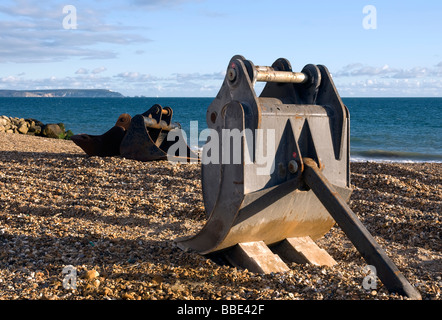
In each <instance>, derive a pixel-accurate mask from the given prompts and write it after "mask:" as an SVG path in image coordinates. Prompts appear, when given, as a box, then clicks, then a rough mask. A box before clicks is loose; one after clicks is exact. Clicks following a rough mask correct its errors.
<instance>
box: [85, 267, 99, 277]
mask: <svg viewBox="0 0 442 320" xmlns="http://www.w3.org/2000/svg"><path fill="white" fill-rule="evenodd" d="M99 275H100V274H99V273H98V271H96V270H93V269H92V270H88V271H87V272H86V274H85V275H84V278H85V279H86V280H93V279H95V278H96V277H98V276H99Z"/></svg>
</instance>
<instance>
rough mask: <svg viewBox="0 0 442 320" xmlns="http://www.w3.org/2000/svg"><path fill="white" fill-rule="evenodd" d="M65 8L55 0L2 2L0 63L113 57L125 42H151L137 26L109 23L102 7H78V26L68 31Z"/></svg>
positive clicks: (0, 10)
mask: <svg viewBox="0 0 442 320" xmlns="http://www.w3.org/2000/svg"><path fill="white" fill-rule="evenodd" d="M62 9H63V4H60V3H59V2H57V1H54V0H52V1H44V2H39V3H37V2H35V1H26V0H17V1H15V2H13V3H12V4H11V3H10V4H9V5H3V4H2V5H0V14H1V15H2V20H1V21H0V39H1V40H2V41H1V48H0V63H6V62H19V63H20V62H52V61H62V60H67V59H69V58H72V57H78V58H81V59H111V58H115V57H117V53H116V50H115V49H116V48H118V47H119V46H121V45H127V44H132V43H142V42H148V41H150V40H149V39H148V38H146V37H145V36H143V35H140V34H136V33H134V32H133V31H134V29H135V28H131V27H127V26H121V25H112V24H109V23H108V22H106V13H105V12H103V11H102V10H101V8H100V11H99V12H98V11H95V10H94V9H92V8H90V7H88V8H87V9H84V10H77V17H78V21H77V24H78V28H77V29H73V30H66V29H64V28H63V19H64V18H65V14H64V13H63V11H62ZM96 10H98V9H96ZM97 44H106V49H96V48H95V45H97ZM109 45H110V46H109Z"/></svg>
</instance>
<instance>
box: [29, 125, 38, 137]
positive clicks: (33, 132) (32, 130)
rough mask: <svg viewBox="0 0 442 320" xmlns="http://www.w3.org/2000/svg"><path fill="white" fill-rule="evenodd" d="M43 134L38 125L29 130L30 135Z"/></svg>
mask: <svg viewBox="0 0 442 320" xmlns="http://www.w3.org/2000/svg"><path fill="white" fill-rule="evenodd" d="M40 133H41V127H40V126H37V125H31V126H30V127H29V130H28V134H32V135H39V134H40Z"/></svg>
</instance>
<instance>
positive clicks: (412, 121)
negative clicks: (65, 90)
mask: <svg viewBox="0 0 442 320" xmlns="http://www.w3.org/2000/svg"><path fill="white" fill-rule="evenodd" d="M213 99H214V98H210V97H209V98H164V97H163V98H147V97H124V98H0V115H6V116H12V117H19V118H33V119H37V120H39V121H41V122H43V123H60V122H62V123H64V124H65V127H66V129H67V130H71V131H72V132H73V133H74V134H79V133H87V134H91V135H100V134H103V133H105V132H106V131H107V130H109V129H110V128H112V127H113V126H114V124H115V122H116V121H117V119H118V116H119V115H120V114H122V113H128V114H130V115H131V116H135V115H137V114H142V113H144V112H145V111H147V110H148V109H149V108H150V107H152V106H153V105H154V104H160V105H161V106H163V107H166V106H170V107H171V108H172V109H173V119H172V120H173V122H178V123H180V125H181V127H182V129H183V130H184V131H185V132H186V133H187V136H188V137H189V136H190V128H191V124H192V123H193V124H192V125H193V128H194V127H195V124H196V123H197V128H198V130H199V132H200V131H201V130H203V129H205V128H207V124H206V110H207V107H208V106H209V105H210V103H211V102H212V101H213ZM342 100H343V102H344V104H345V105H346V106H347V107H348V109H349V111H350V126H351V130H350V158H351V161H375V162H388V161H390V162H439V163H440V162H442V98H343V99H342ZM195 121H198V122H195ZM203 144H204V141H200V142H199V145H198V146H191V147H195V148H196V147H199V148H201V146H202V145H203Z"/></svg>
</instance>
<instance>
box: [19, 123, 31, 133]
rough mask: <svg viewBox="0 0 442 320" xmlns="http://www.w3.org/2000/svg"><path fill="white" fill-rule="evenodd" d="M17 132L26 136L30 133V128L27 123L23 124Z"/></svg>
mask: <svg viewBox="0 0 442 320" xmlns="http://www.w3.org/2000/svg"><path fill="white" fill-rule="evenodd" d="M17 130H18V132H19V133H21V134H26V133H28V130H29V128H28V126H27V124H26V122H23V123H22V124H21V125H20V127H19V128H18V129H17Z"/></svg>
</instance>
